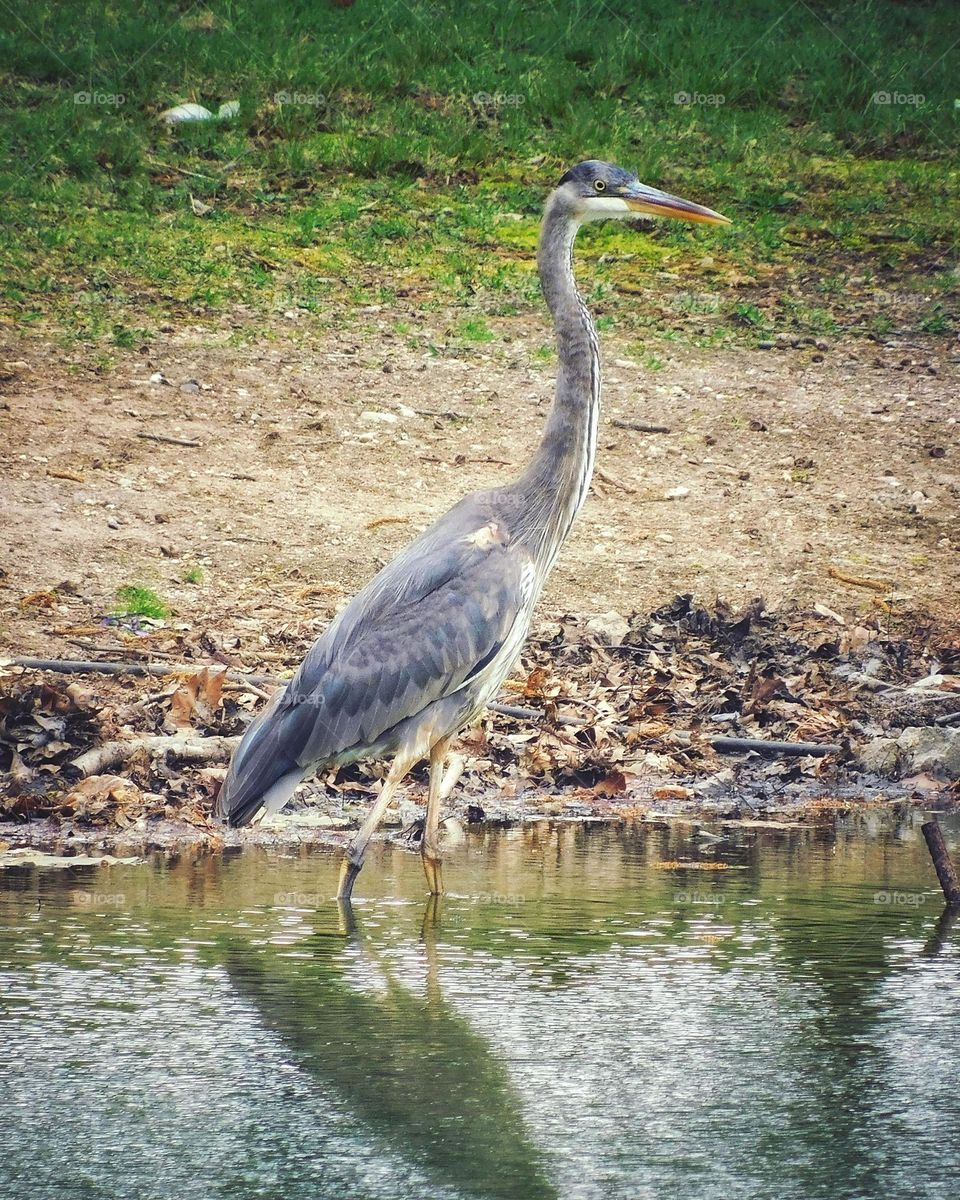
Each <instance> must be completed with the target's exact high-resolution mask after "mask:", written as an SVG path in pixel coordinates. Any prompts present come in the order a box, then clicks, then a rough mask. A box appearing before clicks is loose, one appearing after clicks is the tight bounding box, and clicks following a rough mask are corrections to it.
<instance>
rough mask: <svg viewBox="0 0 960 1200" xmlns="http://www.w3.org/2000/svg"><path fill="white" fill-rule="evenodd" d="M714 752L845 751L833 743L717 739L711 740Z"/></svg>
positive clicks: (821, 753)
mask: <svg viewBox="0 0 960 1200" xmlns="http://www.w3.org/2000/svg"><path fill="white" fill-rule="evenodd" d="M709 742H710V745H711V746H712V747H713V749H714V750H719V751H720V753H721V754H742V753H745V752H746V751H748V750H755V751H756V752H757V753H758V754H784V755H798V756H799V755H805V754H810V755H813V757H814V758H823V756H824V755H825V754H839V753H840V751H841V750H842V749H843V747H842V746H838V745H836V744H835V743H833V742H768V741H766V740H765V739H764V738H735V737H715V738H710V739H709Z"/></svg>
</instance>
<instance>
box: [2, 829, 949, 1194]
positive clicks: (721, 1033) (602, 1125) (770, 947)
mask: <svg viewBox="0 0 960 1200" xmlns="http://www.w3.org/2000/svg"><path fill="white" fill-rule="evenodd" d="M949 828H950V827H949V826H948V829H949ZM952 831H953V832H952V834H951V836H952V837H953V838H954V839H956V836H957V827H956V824H954V825H953V826H952ZM718 835H719V840H718ZM681 858H683V859H694V860H698V861H701V862H706V863H718V862H719V863H724V864H726V866H727V868H728V869H726V870H692V869H689V868H685V869H678V868H676V867H671V866H664V865H663V864H665V863H667V864H669V863H674V862H676V860H677V859H681ZM335 879H336V860H335V857H334V856H333V855H332V854H331V853H330V852H327V851H317V850H314V851H310V850H303V851H299V850H298V851H294V852H281V851H271V852H265V851H259V850H254V849H249V850H245V851H244V852H242V853H239V854H234V855H231V856H229V857H226V858H223V857H219V856H205V857H200V858H196V859H190V860H187V859H179V860H170V859H159V860H157V861H155V862H146V863H144V864H141V865H136V866H113V867H109V868H89V867H86V868H84V867H77V868H71V869H69V870H54V869H43V870H40V869H36V868H28V867H19V868H17V869H15V870H7V871H3V872H0V1031H2V1046H3V1069H2V1071H0V1195H2V1196H11V1197H18V1198H19V1197H31V1198H38V1200H42V1198H46V1197H71V1198H72V1197H90V1198H94V1197H97V1198H99V1197H111V1198H121V1197H122V1198H126V1197H130V1198H136V1200H153V1198H154V1197H156V1198H157V1200H161V1198H162V1200H171V1198H173V1197H180V1198H184V1200H187V1198H189V1200H192V1198H194V1197H197V1198H199V1197H204V1198H205V1197H260V1196H264V1197H277V1198H279V1197H284V1198H286V1200H299V1198H301V1197H302V1198H310V1200H323V1198H325V1197H331V1198H332V1197H336V1198H338V1200H340V1198H343V1197H347V1198H351V1197H370V1198H371V1200H374V1198H376V1200H379V1198H381V1197H382V1198H387V1197H438V1198H441V1197H451V1198H452V1197H467V1196H469V1197H484V1196H490V1197H517V1198H531V1200H533V1198H539V1197H544V1198H546V1197H574V1198H580V1197H582V1198H584V1200H587V1198H590V1200H593V1198H594V1197H595V1198H597V1200H608V1198H612V1197H623V1198H624V1200H648V1198H649V1200H653V1198H654V1197H656V1198H657V1200H672V1198H677V1200H680V1198H683V1200H697V1198H701V1197H709V1198H716V1200H731V1198H734V1197H749V1198H751V1200H761V1198H766V1197H770V1198H771V1200H772V1198H774V1197H775V1198H776V1200H784V1198H793V1197H796V1198H797V1200H801V1198H803V1200H810V1198H812V1197H823V1198H824V1200H828V1198H829V1200H841V1198H844V1197H850V1198H853V1197H857V1198H871V1200H872V1198H873V1197H876V1198H877V1200H880V1198H881V1197H882V1198H884V1200H898V1198H900V1197H902V1198H903V1200H908V1198H909V1200H921V1198H927V1197H931V1198H932V1197H936V1198H937V1200H940V1198H942V1197H946V1196H948V1195H953V1194H955V1192H956V1186H957V1181H958V1180H960V1135H958V1133H957V1131H958V1129H960V1101H958V1087H960V932H958V927H954V928H953V929H951V928H950V927H949V923H948V921H947V920H946V919H945V918H944V917H943V916H942V904H941V901H940V896H939V891H938V889H937V886H936V880H935V877H934V876H933V872H932V869H931V867H930V864H929V860H928V858H927V855H926V850H925V848H924V846H923V843H922V840H921V839H920V835H919V822H918V820H915V819H914V818H912V817H911V818H909V819H908V820H907V821H906V823H904V824H901V825H899V826H897V825H895V824H894V823H891V824H890V826H889V828H887V829H886V831H879V830H878V829H870V828H865V827H864V826H863V825H859V826H853V825H851V826H849V827H841V828H840V829H839V831H836V832H835V831H832V830H831V831H829V832H827V831H819V832H816V831H810V830H806V831H772V832H763V833H761V832H758V831H756V830H752V829H751V830H743V829H739V830H737V831H735V832H732V833H724V832H723V831H722V830H714V831H712V833H705V832H702V831H701V832H698V831H696V830H695V829H694V828H693V827H691V826H677V827H673V828H669V829H667V828H652V827H644V828H640V829H638V830H636V831H630V832H623V831H619V830H615V829H613V828H611V827H592V828H584V827H579V826H573V825H553V826H549V825H542V824H538V825H534V826H528V827H526V828H524V829H517V830H509V831H505V832H499V833H497V832H483V833H477V834H471V835H469V836H468V838H467V839H466V841H464V842H463V843H462V844H460V845H459V846H457V847H456V848H454V849H451V850H450V851H449V852H448V856H447V866H446V882H447V886H448V888H449V889H450V894H448V895H447V896H445V897H443V899H442V900H441V901H440V902H439V904H432V903H430V902H428V901H427V899H426V898H425V896H424V885H423V876H422V873H421V869H420V865H419V858H418V857H417V856H415V855H412V854H410V853H409V852H406V851H403V850H400V849H396V848H392V847H380V848H377V849H375V850H373V851H372V852H371V855H370V857H369V860H368V865H367V867H366V868H365V870H364V872H363V874H362V875H361V877H360V880H359V881H358V887H357V890H358V893H360V894H361V897H360V899H358V900H357V901H356V902H355V904H354V907H353V913H352V920H351V914H349V913H344V912H341V911H339V910H338V908H337V906H336V905H335V904H334V903H333V902H332V901H331V900H330V899H329V897H330V896H331V895H332V894H333V891H334V888H335Z"/></svg>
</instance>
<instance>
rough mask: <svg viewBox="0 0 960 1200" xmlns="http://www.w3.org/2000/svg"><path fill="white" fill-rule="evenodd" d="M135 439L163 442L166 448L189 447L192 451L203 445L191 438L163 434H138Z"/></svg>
mask: <svg viewBox="0 0 960 1200" xmlns="http://www.w3.org/2000/svg"><path fill="white" fill-rule="evenodd" d="M137 437H138V438H143V439H144V440H145V441H148V442H163V443H164V444H165V445H168V446H190V447H192V448H194V449H196V447H198V446H201V445H202V444H203V443H202V442H198V441H195V440H194V439H192V438H178V437H170V436H169V435H167V434H165V433H138V434H137Z"/></svg>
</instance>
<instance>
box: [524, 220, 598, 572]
mask: <svg viewBox="0 0 960 1200" xmlns="http://www.w3.org/2000/svg"><path fill="white" fill-rule="evenodd" d="M576 233H577V222H576V221H575V220H574V219H573V218H572V217H571V216H570V214H569V212H568V211H567V209H566V206H565V205H564V204H563V203H562V202H561V201H559V200H558V198H557V197H553V198H552V199H551V202H550V203H549V204H548V206H547V211H546V214H545V216H544V221H543V228H542V230H541V234H540V247H539V251H538V253H537V265H538V267H539V270H540V282H541V285H542V287H543V294H544V297H545V299H546V301H547V307H548V308H549V309H550V313H551V316H552V317H553V321H554V325H555V327H556V334H557V356H558V362H559V365H558V370H557V388H556V395H555V398H554V401H553V408H552V409H551V411H550V416H549V417H548V419H547V424H546V428H545V429H544V432H543V438H542V439H541V442H540V446H539V447H538V449H537V451H536V454H535V455H534V457H533V460H532V462H531V463H530V466H529V467H528V468H527V470H526V472H525V473H524V475H523V476H522V478H521V481H520V484H521V487H522V488H523V490H524V493H525V499H526V502H527V505H528V509H527V513H528V516H529V518H530V520H529V524H528V523H527V522H526V521H525V522H524V524H525V526H526V528H525V529H524V533H525V534H526V535H527V537H528V538H529V539H530V540H531V541H533V542H534V543H535V544H536V549H537V551H538V553H539V554H540V555H542V556H544V558H545V559H546V560H547V562H548V563H552V561H553V557H554V556H555V555H556V552H557V550H559V548H560V545H561V543H562V542H563V540H564V538H565V537H566V536H567V534H568V533H569V531H570V527H571V525H572V524H573V522H574V520H575V518H576V515H577V513H578V512H579V511H580V508H581V507H582V505H583V502H584V500H585V499H586V496H587V489H588V488H589V486H590V477H591V475H592V474H593V464H594V459H595V458H596V451H597V422H598V417H599V413H600V348H599V346H598V344H597V335H596V330H595V329H594V327H593V321H592V320H591V319H590V314H589V312H588V311H587V307H586V305H585V304H584V302H583V300H582V299H581V297H580V294H579V293H578V292H577V286H576V282H575V280H574V277H573V240H574V238H575V237H576Z"/></svg>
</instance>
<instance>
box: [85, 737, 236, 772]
mask: <svg viewBox="0 0 960 1200" xmlns="http://www.w3.org/2000/svg"><path fill="white" fill-rule="evenodd" d="M239 742H240V738H239V737H208V738H198V737H187V736H186V735H185V734H175V735H174V736H172V737H164V736H162V735H152V736H150V737H139V738H127V739H125V740H124V741H117V742H105V743H104V744H103V745H102V746H96V747H94V749H93V750H88V751H87V752H86V753H85V754H81V755H80V757H79V758H75V759H74V760H73V762H72V763H71V766H73V767H75V768H76V769H77V770H78V771H79V772H80V774H81V775H82V776H83V778H85V779H86V778H88V777H89V776H90V775H102V774H103V773H104V772H105V771H108V770H110V768H111V767H115V766H116V765H117V764H118V763H124V762H128V761H129V760H130V759H131V758H133V757H134V756H135V755H136V754H139V752H140V751H141V750H146V751H147V752H148V753H149V754H150V755H151V756H154V755H164V756H165V755H167V754H172V755H173V756H174V757H175V758H182V759H184V760H186V761H187V762H226V761H227V759H228V758H229V757H230V755H231V754H232V753H233V751H234V747H236V746H237V745H238V744H239Z"/></svg>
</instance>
